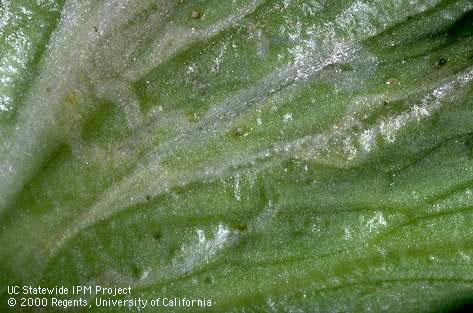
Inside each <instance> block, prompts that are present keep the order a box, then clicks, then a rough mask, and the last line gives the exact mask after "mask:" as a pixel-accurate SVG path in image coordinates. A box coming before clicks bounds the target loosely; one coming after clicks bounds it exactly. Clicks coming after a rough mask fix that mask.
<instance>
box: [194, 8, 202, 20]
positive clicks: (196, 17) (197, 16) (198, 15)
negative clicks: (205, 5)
mask: <svg viewBox="0 0 473 313" xmlns="http://www.w3.org/2000/svg"><path fill="white" fill-rule="evenodd" d="M201 16H202V14H201V13H200V12H199V11H197V10H192V13H191V17H192V18H194V19H198V18H200V17H201Z"/></svg>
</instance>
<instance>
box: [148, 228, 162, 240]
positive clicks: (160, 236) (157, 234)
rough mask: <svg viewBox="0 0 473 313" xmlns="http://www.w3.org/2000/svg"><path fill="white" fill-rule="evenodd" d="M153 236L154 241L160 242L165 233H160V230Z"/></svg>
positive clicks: (154, 232)
mask: <svg viewBox="0 0 473 313" xmlns="http://www.w3.org/2000/svg"><path fill="white" fill-rule="evenodd" d="M151 235H152V236H153V238H154V240H159V239H161V238H162V237H163V233H162V232H160V231H159V230H155V231H153V233H152V234H151Z"/></svg>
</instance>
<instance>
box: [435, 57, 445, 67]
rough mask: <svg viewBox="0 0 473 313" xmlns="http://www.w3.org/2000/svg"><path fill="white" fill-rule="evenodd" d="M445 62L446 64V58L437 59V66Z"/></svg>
mask: <svg viewBox="0 0 473 313" xmlns="http://www.w3.org/2000/svg"><path fill="white" fill-rule="evenodd" d="M445 64H447V59H445V58H440V59H438V61H437V66H444V65H445Z"/></svg>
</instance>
